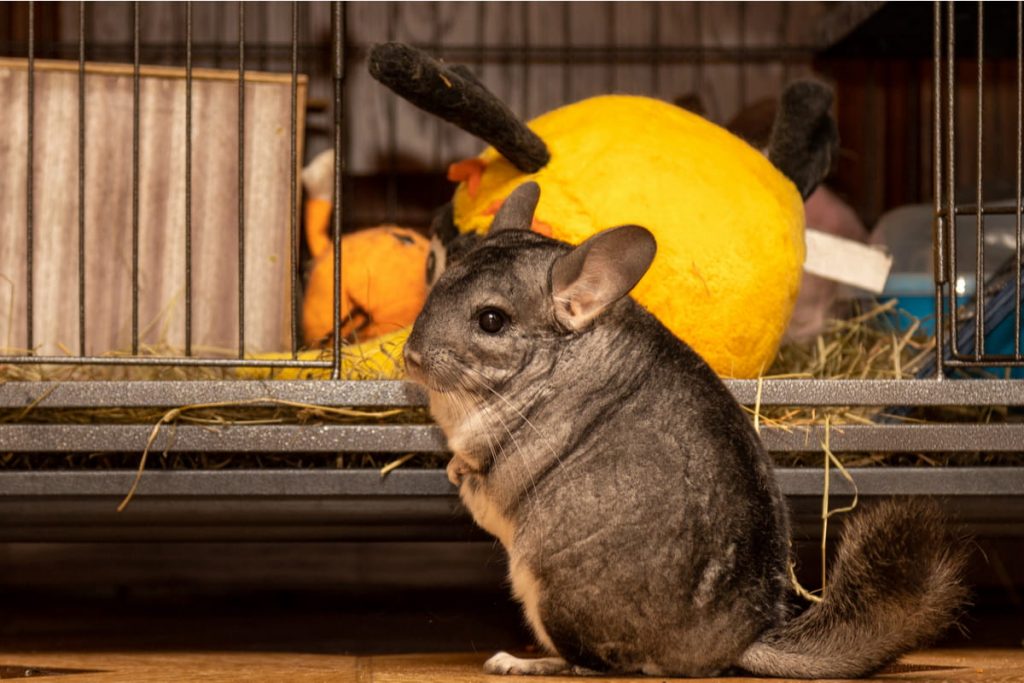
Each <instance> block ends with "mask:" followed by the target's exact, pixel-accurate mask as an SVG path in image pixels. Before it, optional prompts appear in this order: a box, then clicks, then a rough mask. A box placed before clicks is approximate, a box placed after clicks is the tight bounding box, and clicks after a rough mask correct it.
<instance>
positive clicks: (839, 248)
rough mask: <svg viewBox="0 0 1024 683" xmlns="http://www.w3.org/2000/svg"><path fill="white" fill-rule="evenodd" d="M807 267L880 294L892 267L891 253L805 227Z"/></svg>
mask: <svg viewBox="0 0 1024 683" xmlns="http://www.w3.org/2000/svg"><path fill="white" fill-rule="evenodd" d="M804 236H805V238H806V244H807V258H806V260H805V261H804V270H806V271H807V272H808V273H811V274H812V275H818V276H820V277H823V278H827V279H829V280H835V281H836V282H842V283H843V284H845V285H850V286H853V287H857V288H858V289H865V290H867V291H869V292H873V293H875V294H881V293H882V289H884V288H885V281H886V279H887V278H888V277H889V269H890V268H892V256H891V255H890V254H887V253H885V252H884V251H882V250H881V249H880V248H877V247H869V246H868V245H866V244H862V243H861V242H857V241H855V240H848V239H846V238H844V237H836V236H835V235H829V234H828V233H824V232H821V231H820V230H813V229H811V228H808V229H807V230H805V231H804Z"/></svg>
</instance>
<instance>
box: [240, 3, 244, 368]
mask: <svg viewBox="0 0 1024 683" xmlns="http://www.w3.org/2000/svg"><path fill="white" fill-rule="evenodd" d="M238 357H239V358H245V2H239V3H238Z"/></svg>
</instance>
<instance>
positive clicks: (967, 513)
mask: <svg viewBox="0 0 1024 683" xmlns="http://www.w3.org/2000/svg"><path fill="white" fill-rule="evenodd" d="M850 472H851V474H852V476H853V478H854V480H855V481H856V483H857V487H858V490H859V493H860V496H861V499H862V500H864V499H870V498H877V497H881V496H890V495H903V496H935V497H936V500H938V501H939V503H940V505H941V506H942V508H943V510H944V511H945V513H946V515H947V516H948V517H949V518H950V520H952V521H953V522H954V523H956V524H957V525H958V526H960V527H962V528H964V529H965V530H967V531H969V532H970V533H972V534H975V535H977V536H979V537H980V536H984V537H1003V538H1006V537H1017V538H1019V537H1022V536H1024V468H963V469H943V468H936V469H917V468H914V469H910V468H861V469H852V470H850ZM777 473H778V478H779V483H780V485H781V487H782V489H783V491H784V492H785V494H786V496H787V501H788V503H789V507H790V510H791V512H792V519H793V531H794V537H795V538H798V539H800V538H802V539H808V538H817V537H818V535H819V534H820V532H821V520H820V514H821V493H822V484H823V475H822V471H821V470H810V469H799V470H797V469H779V470H777ZM134 478H135V473H134V472H131V471H124V470H121V471H106V472H9V473H5V474H4V475H3V476H0V542H15V541H16V542H37V541H48V542H77V541H85V542H97V541H147V542H148V541H189V542H191V541H289V542H294V541H340V540H362V541H417V542H418V541H434V540H466V539H480V540H485V539H487V538H488V537H487V536H486V535H485V534H484V533H483V532H482V531H480V530H479V529H476V528H475V527H474V526H473V524H472V522H471V520H470V519H469V516H468V514H467V513H466V511H465V509H464V508H463V507H462V505H461V503H460V502H459V499H458V496H457V495H456V491H455V488H454V487H453V486H451V484H449V483H448V480H447V479H446V477H445V474H444V472H441V471H438V470H429V471H427V470H419V471H415V470H409V471H402V470H398V471H395V472H392V473H391V474H389V475H388V476H386V477H383V478H382V477H381V476H380V474H379V473H378V472H376V471H365V470H302V471H296V470H278V471H266V470H258V471H257V470H234V471H230V472H225V471H216V472H211V471H200V472H191V471H190V472H180V471H171V472H166V471H164V472H147V473H145V474H144V475H143V477H142V480H141V484H140V486H139V489H138V491H137V493H136V495H135V497H134V498H133V499H132V501H131V503H130V504H129V505H128V506H127V508H125V510H124V511H123V512H120V513H118V512H117V511H116V508H117V505H118V503H119V502H120V501H121V500H122V499H123V497H124V496H125V494H126V493H127V492H128V490H129V489H130V487H131V484H132V482H133V481H134ZM831 489H832V495H833V497H834V498H835V500H834V503H833V504H834V505H840V504H847V503H848V502H849V500H850V493H851V491H852V489H851V488H850V486H849V484H848V483H847V482H846V481H845V480H843V479H842V478H841V477H840V476H839V475H838V473H835V472H833V476H832V479H831ZM843 517H844V516H843V515H840V517H839V518H837V520H835V522H836V524H837V525H841V524H842V522H843Z"/></svg>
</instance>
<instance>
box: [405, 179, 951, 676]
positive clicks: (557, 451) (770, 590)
mask: <svg viewBox="0 0 1024 683" xmlns="http://www.w3.org/2000/svg"><path fill="white" fill-rule="evenodd" d="M532 191H533V190H532V189H528V190H517V191H516V192H517V193H519V192H532ZM513 196H515V195H513ZM520 220H521V221H522V224H521V225H520V228H522V229H506V230H502V231H500V232H498V233H496V234H492V235H490V236H489V237H487V238H486V239H483V240H481V241H480V243H479V244H477V245H476V246H475V247H474V248H473V249H472V250H471V251H469V252H468V253H466V254H465V255H463V256H462V257H461V258H460V259H458V260H457V261H454V262H451V263H449V264H448V269H447V270H446V271H445V272H444V274H443V275H442V276H441V277H440V279H439V280H438V281H437V282H436V284H435V286H434V288H433V289H432V291H431V293H430V296H429V297H428V300H427V303H426V306H425V307H424V309H423V312H422V313H421V314H420V317H419V319H418V320H417V321H416V324H415V326H414V328H413V332H412V334H411V336H410V337H409V340H408V342H407V345H406V358H407V367H408V371H409V374H410V377H411V378H412V379H414V380H416V381H418V382H420V383H421V384H423V385H424V386H425V387H426V388H427V389H428V393H429V395H430V401H431V410H432V413H433V415H434V417H435V419H436V420H437V422H438V423H439V424H440V426H441V427H442V429H443V430H444V431H445V434H446V436H447V437H448V442H449V446H450V448H451V450H452V451H453V458H452V461H451V464H450V465H449V468H448V473H449V478H450V479H451V480H452V481H453V482H454V483H457V484H458V485H459V491H460V495H461V497H462V499H463V501H464V502H465V504H466V506H467V507H468V508H469V510H470V512H471V513H472V514H473V516H474V518H475V519H476V521H477V522H478V524H480V526H482V527H483V528H484V529H486V530H487V531H489V532H491V533H492V534H494V535H495V536H497V537H498V538H499V540H501V542H502V543H503V545H504V546H505V548H506V550H507V551H508V554H509V564H510V578H511V582H512V588H513V592H514V593H515V595H516V597H517V598H518V599H520V601H521V602H522V603H523V605H524V612H525V614H526V617H527V620H528V621H529V623H530V624H531V626H532V627H533V629H534V632H535V634H536V635H537V638H538V640H539V641H540V642H541V644H542V645H543V646H544V647H545V649H547V650H550V654H551V655H557V657H556V658H546V659H544V660H541V661H539V662H537V664H536V665H529V664H528V663H527V664H524V663H523V660H515V658H509V657H508V656H505V657H497V656H496V658H495V659H494V660H493V661H492V662H491V663H490V664H489V668H488V670H489V671H492V672H494V673H502V672H505V673H511V672H522V673H544V672H551V671H553V670H559V671H564V672H568V673H572V672H577V673H582V672H584V671H585V670H594V671H598V672H612V673H620V674H631V673H646V674H650V675H682V676H709V675H714V674H718V673H720V672H724V671H727V670H731V669H732V668H734V667H736V666H740V665H742V666H745V667H747V668H749V669H750V670H752V671H756V672H763V673H769V674H773V675H789V676H811V675H824V674H830V673H831V672H837V673H839V674H842V675H846V674H847V673H849V672H854V673H864V672H866V671H870V670H872V669H873V668H876V667H877V666H878V665H879V664H880V663H882V662H884V661H886V660H887V659H889V658H891V657H892V656H893V653H894V652H896V651H897V650H899V651H902V650H903V649H906V648H907V647H911V646H912V645H913V644H915V643H918V642H920V641H921V640H922V639H924V638H926V637H928V636H930V635H933V634H934V632H935V631H936V630H938V629H940V628H941V627H942V626H943V625H944V624H945V623H946V622H947V621H948V620H949V618H950V612H951V611H952V609H953V608H955V605H956V604H957V601H958V599H959V593H958V590H959V589H958V588H956V586H958V583H957V567H958V565H957V562H956V561H955V560H949V561H948V562H946V564H945V565H943V566H945V567H946V570H937V571H932V570H931V569H930V567H931V564H929V563H932V558H931V556H935V555H936V551H932V552H931V556H929V555H928V553H925V555H922V554H921V550H922V549H921V548H919V547H917V545H916V544H914V543H913V538H915V536H914V534H918V533H922V534H925V536H923V537H924V538H927V539H929V543H930V544H932V545H933V547H934V548H944V547H945V546H943V545H942V543H939V542H938V541H939V540H940V539H936V538H935V534H936V533H938V532H935V531H934V530H935V529H936V528H941V527H937V526H936V524H937V523H936V522H935V521H934V520H929V519H925V518H924V517H922V516H921V515H917V516H915V515H904V514H901V513H900V512H899V508H895V507H882V508H880V509H879V510H878V511H876V512H875V513H874V515H873V516H871V515H869V516H867V517H864V518H863V520H862V521H861V522H860V523H859V524H860V526H858V525H857V523H855V524H854V525H853V526H852V531H850V532H848V534H847V540H846V542H845V543H844V546H843V548H842V549H841V550H840V551H839V558H840V559H839V563H838V564H837V566H836V568H835V569H833V580H834V583H833V586H832V588H831V589H830V591H829V595H828V598H827V599H826V601H825V603H823V605H825V607H821V608H812V609H810V610H808V611H806V612H805V613H804V614H803V615H799V616H796V617H795V618H794V617H793V615H792V614H791V609H790V607H789V605H790V598H791V592H790V585H789V581H788V560H789V551H788V545H789V528H788V522H787V517H786V508H785V504H784V501H783V498H782V495H781V493H780V491H779V488H778V486H777V485H776V482H775V479H774V476H773V473H772V468H771V465H770V462H769V459H768V456H767V455H766V453H765V451H764V450H763V448H762V446H761V443H760V440H759V438H758V436H757V434H756V433H755V432H754V430H753V428H752V426H751V423H750V420H749V419H748V418H747V417H746V416H745V415H744V414H743V412H742V411H741V409H740V408H739V407H738V406H737V405H736V403H735V401H734V400H733V398H732V396H731V395H730V394H729V392H728V391H727V389H726V388H725V386H724V385H723V384H722V383H721V381H719V379H718V378H717V376H716V375H715V374H714V372H713V371H712V370H711V368H710V367H709V366H708V365H707V364H706V363H705V362H704V361H703V360H702V359H701V358H700V357H699V356H698V355H697V354H696V353H695V352H694V351H693V350H691V349H690V348H689V347H688V346H686V345H685V344H684V343H682V342H681V341H679V340H678V339H676V338H675V337H674V336H673V335H672V334H671V333H670V332H669V331H668V330H667V329H666V328H665V327H664V326H662V325H661V324H660V323H659V322H658V321H657V320H656V319H655V318H654V317H653V316H651V315H650V314H649V313H647V312H646V311H645V310H644V309H643V308H642V307H640V306H639V305H638V304H637V303H636V302H634V301H633V300H632V299H631V298H630V297H628V296H625V295H624V294H625V292H622V296H621V298H618V299H617V300H616V301H612V302H609V303H608V304H607V306H606V307H605V308H604V309H603V310H602V311H601V312H599V314H597V315H596V316H595V317H593V318H592V319H591V320H590V321H588V323H587V324H585V325H583V326H581V327H580V328H579V329H575V328H574V327H573V326H567V325H566V324H565V323H564V322H563V321H562V320H560V317H559V313H558V306H557V304H556V301H555V297H554V295H553V291H552V280H553V279H555V280H560V279H564V278H560V276H558V275H557V274H554V273H553V271H555V270H557V268H558V266H557V265H556V264H558V263H566V262H567V261H566V259H573V258H576V257H573V256H567V255H569V254H574V253H576V254H578V253H579V250H580V249H584V250H586V249H592V248H593V243H591V246H589V247H588V246H587V243H584V245H582V246H581V247H578V248H577V249H576V250H575V251H574V250H573V248H572V247H570V246H568V245H566V244H563V243H561V242H557V241H555V240H551V239H549V238H546V237H543V236H540V235H537V234H536V233H533V232H530V231H529V230H528V229H527V228H528V227H529V223H530V217H529V216H525V217H523V216H520ZM619 230H623V229H619ZM602 234H606V233H602ZM616 235H617V237H616V239H617V240H619V239H620V238H621V240H622V241H621V242H619V243H618V247H619V249H620V251H621V254H622V258H621V259H620V260H619V261H615V260H612V261H610V262H609V261H608V260H607V259H598V261H597V263H598V266H593V265H592V264H591V263H589V261H591V260H590V259H585V258H584V259H583V262H584V263H583V265H582V266H581V268H580V270H581V274H582V276H583V277H587V278H594V277H601V274H602V273H604V274H605V275H607V276H609V277H612V276H613V275H614V272H615V269H616V267H617V266H616V263H617V262H621V263H622V264H632V265H624V266H623V267H624V268H627V269H628V268H633V267H635V264H636V263H638V262H640V261H641V260H642V255H643V253H644V250H647V249H649V248H650V247H649V246H648V245H646V244H645V241H646V238H645V237H644V235H648V236H649V233H646V231H639V230H638V229H628V230H626V231H625V232H618V233H616ZM599 238H600V236H597V237H595V238H591V239H592V240H593V239H599ZM595 268H596V269H595ZM627 289H628V288H627ZM488 311H490V312H493V311H502V312H504V313H505V314H507V316H508V323H507V324H506V325H505V326H504V327H502V328H501V330H500V331H499V332H497V333H493V334H492V333H487V332H485V331H484V329H482V327H481V320H482V319H481V313H485V314H486V313H487V312H488ZM890 521H892V523H893V524H899V525H901V526H900V529H902V531H892V532H891V534H890V536H883V538H889V539H894V538H896V537H897V536H898V537H899V538H900V539H902V541H905V542H904V543H903V546H902V548H901V547H900V546H896V545H890V544H888V543H872V541H871V535H872V534H877V533H878V526H879V524H881V525H882V527H883V528H889V527H888V526H887V525H888V524H889V522H890ZM929 530H932V531H931V535H930V536H929V535H928V533H926V532H928V531H929ZM940 535H941V534H940ZM904 552H905V553H906V557H905V558H904V559H901V558H899V557H895V558H894V557H893V556H892V555H893V553H904ZM937 552H938V555H940V556H944V557H947V558H954V557H956V556H955V555H954V554H953V553H952V551H949V550H939V551H937ZM940 564H941V563H940ZM896 565H899V566H900V567H901V568H902V569H903V570H906V569H907V568H911V567H913V568H915V569H917V570H918V572H919V577H918V578H919V580H921V581H922V584H921V586H920V587H919V590H918V592H917V593H913V594H912V593H911V592H909V588H908V586H907V581H906V571H903V573H900V574H899V578H896V579H893V582H892V583H891V584H890V583H888V582H887V581H886V577H888V576H889V572H890V571H895V569H893V568H894V567H895V566H896ZM872 567H877V569H875V570H873V571H872ZM922 571H923V572H925V573H924V574H920V572H922ZM929 572H930V573H929ZM873 587H877V590H873ZM869 588H872V589H871V590H869ZM890 588H892V589H893V590H895V591H896V593H895V594H890V593H888V592H887V591H888V590H889V589H890ZM936 595H938V596H939V597H935V596H936ZM913 599H918V600H924V602H925V603H926V604H928V605H931V607H929V609H928V615H927V616H926V617H922V616H920V615H919V614H918V608H917V607H916V606H912V601H913ZM868 602H870V604H868ZM832 605H835V607H832ZM815 610H817V611H815ZM890 628H892V629H895V630H896V631H894V632H893V633H889V632H887V630H888V629H890ZM882 629H886V631H883V630H882ZM900 629H902V630H903V631H902V632H904V633H907V634H909V635H906V636H903V635H900V634H899V630H900ZM879 641H886V644H885V645H882V646H879V645H877V644H878V642H879ZM866 643H867V644H866ZM870 643H875V645H874V646H873V647H874V649H872V646H871V645H870ZM890 644H895V645H890ZM848 649H849V650H850V652H847V650H848ZM558 658H561V659H564V660H565V665H564V667H563V666H562V665H560V664H559V663H558ZM851 662H853V664H851ZM503 670H504V671H503Z"/></svg>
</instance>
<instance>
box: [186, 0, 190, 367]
mask: <svg viewBox="0 0 1024 683" xmlns="http://www.w3.org/2000/svg"><path fill="white" fill-rule="evenodd" d="M185 355H186V356H191V355H192V3H191V1H190V2H186V3H185Z"/></svg>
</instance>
